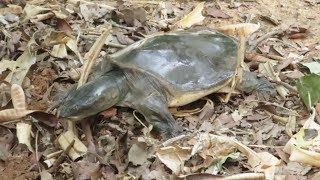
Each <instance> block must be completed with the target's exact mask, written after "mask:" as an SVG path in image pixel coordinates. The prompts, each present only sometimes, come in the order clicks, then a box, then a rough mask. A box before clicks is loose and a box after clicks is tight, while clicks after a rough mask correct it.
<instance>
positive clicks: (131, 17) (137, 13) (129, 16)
mask: <svg viewBox="0 0 320 180" xmlns="http://www.w3.org/2000/svg"><path fill="white" fill-rule="evenodd" d="M121 13H122V14H123V19H124V21H125V22H126V24H127V25H129V26H135V25H137V24H136V22H135V20H137V21H139V22H140V23H142V24H143V23H144V22H145V21H146V20H147V18H146V17H147V12H146V10H144V8H142V7H138V8H133V9H128V8H127V9H123V10H121Z"/></svg>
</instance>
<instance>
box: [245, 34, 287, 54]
mask: <svg viewBox="0 0 320 180" xmlns="http://www.w3.org/2000/svg"><path fill="white" fill-rule="evenodd" d="M282 32H283V31H282V30H279V29H277V30H275V31H271V32H269V33H267V34H265V35H264V36H261V37H260V38H258V39H256V40H255V41H254V42H253V43H252V45H251V46H250V47H249V50H248V51H249V52H252V51H253V50H254V49H255V48H256V47H257V46H258V45H259V44H260V43H261V42H262V41H263V40H265V39H267V38H269V37H272V36H274V35H277V34H281V33H282Z"/></svg>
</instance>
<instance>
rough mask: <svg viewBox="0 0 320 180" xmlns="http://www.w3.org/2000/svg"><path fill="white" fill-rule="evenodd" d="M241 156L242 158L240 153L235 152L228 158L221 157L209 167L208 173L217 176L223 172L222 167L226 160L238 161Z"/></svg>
mask: <svg viewBox="0 0 320 180" xmlns="http://www.w3.org/2000/svg"><path fill="white" fill-rule="evenodd" d="M239 156H240V153H239V152H235V153H232V154H229V155H227V156H223V157H220V158H218V159H216V160H215V161H214V163H212V164H211V165H210V166H209V167H208V169H207V170H206V173H210V174H215V175H217V174H218V173H219V172H220V171H221V170H222V165H223V164H224V163H225V162H226V160H227V159H228V158H231V159H237V158H239Z"/></svg>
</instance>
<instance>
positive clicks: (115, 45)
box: [107, 43, 127, 48]
mask: <svg viewBox="0 0 320 180" xmlns="http://www.w3.org/2000/svg"><path fill="white" fill-rule="evenodd" d="M107 45H108V46H110V47H114V48H125V47H127V46H126V45H123V44H116V43H108V44H107Z"/></svg>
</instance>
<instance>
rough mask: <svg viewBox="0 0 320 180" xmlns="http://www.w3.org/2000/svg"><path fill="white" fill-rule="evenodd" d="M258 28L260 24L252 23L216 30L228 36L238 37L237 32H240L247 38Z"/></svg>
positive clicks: (222, 27)
mask: <svg viewBox="0 0 320 180" xmlns="http://www.w3.org/2000/svg"><path fill="white" fill-rule="evenodd" d="M259 28H260V24H252V23H240V24H231V25H225V26H221V27H218V28H217V30H218V31H220V32H223V33H225V34H228V35H239V32H240V31H242V32H243V34H244V35H245V36H248V35H250V34H252V33H254V32H255V31H257V30H258V29H259Z"/></svg>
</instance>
